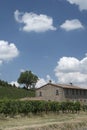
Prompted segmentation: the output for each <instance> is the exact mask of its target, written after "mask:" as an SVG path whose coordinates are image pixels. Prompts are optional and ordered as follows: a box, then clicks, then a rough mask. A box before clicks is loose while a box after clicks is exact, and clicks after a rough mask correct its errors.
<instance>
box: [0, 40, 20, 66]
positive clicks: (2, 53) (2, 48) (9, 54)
mask: <svg viewBox="0 0 87 130" xmlns="http://www.w3.org/2000/svg"><path fill="white" fill-rule="evenodd" d="M18 54H19V51H18V49H17V47H16V46H15V44H14V43H8V41H4V40H0V64H2V63H3V61H9V60H12V59H13V58H15V57H17V56H18Z"/></svg>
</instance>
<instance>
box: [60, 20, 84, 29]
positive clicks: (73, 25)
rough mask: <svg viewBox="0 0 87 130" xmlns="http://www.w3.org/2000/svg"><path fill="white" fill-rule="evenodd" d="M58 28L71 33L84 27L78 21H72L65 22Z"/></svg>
mask: <svg viewBox="0 0 87 130" xmlns="http://www.w3.org/2000/svg"><path fill="white" fill-rule="evenodd" d="M60 28H62V29H64V30H65V31H72V30H77V29H84V26H83V25H82V23H81V22H80V21H79V20H78V19H73V20H66V21H65V22H64V23H63V24H62V25H60Z"/></svg>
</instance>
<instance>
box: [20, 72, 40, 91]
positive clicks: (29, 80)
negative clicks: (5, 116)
mask: <svg viewBox="0 0 87 130" xmlns="http://www.w3.org/2000/svg"><path fill="white" fill-rule="evenodd" d="M37 81H38V77H37V76H36V75H35V74H33V73H32V72H31V71H25V72H21V74H20V76H19V78H18V83H19V84H25V87H26V88H27V89H28V87H29V88H35V84H36V82H37Z"/></svg>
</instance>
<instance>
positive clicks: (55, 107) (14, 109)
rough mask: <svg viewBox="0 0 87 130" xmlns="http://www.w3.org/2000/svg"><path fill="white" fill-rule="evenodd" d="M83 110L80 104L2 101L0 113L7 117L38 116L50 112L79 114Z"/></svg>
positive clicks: (0, 102)
mask: <svg viewBox="0 0 87 130" xmlns="http://www.w3.org/2000/svg"><path fill="white" fill-rule="evenodd" d="M80 109H81V105H80V103H79V102H75V103H74V102H61V103H59V102H55V101H20V100H1V101H0V113H1V114H5V115H13V116H14V115H16V114H25V115H27V114H29V113H33V114H38V113H42V112H44V113H46V114H47V113H48V112H63V113H64V112H68V113H70V112H72V113H73V112H78V111H80Z"/></svg>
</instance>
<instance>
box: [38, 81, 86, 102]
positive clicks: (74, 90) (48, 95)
mask: <svg viewBox="0 0 87 130" xmlns="http://www.w3.org/2000/svg"><path fill="white" fill-rule="evenodd" d="M36 97H37V98H40V99H41V100H47V101H59V102H60V101H80V102H82V103H87V89H85V88H80V87H77V86H74V85H73V84H72V83H71V84H69V85H65V84H53V83H51V82H49V83H47V84H46V85H44V86H42V87H40V88H38V89H37V90H36Z"/></svg>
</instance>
